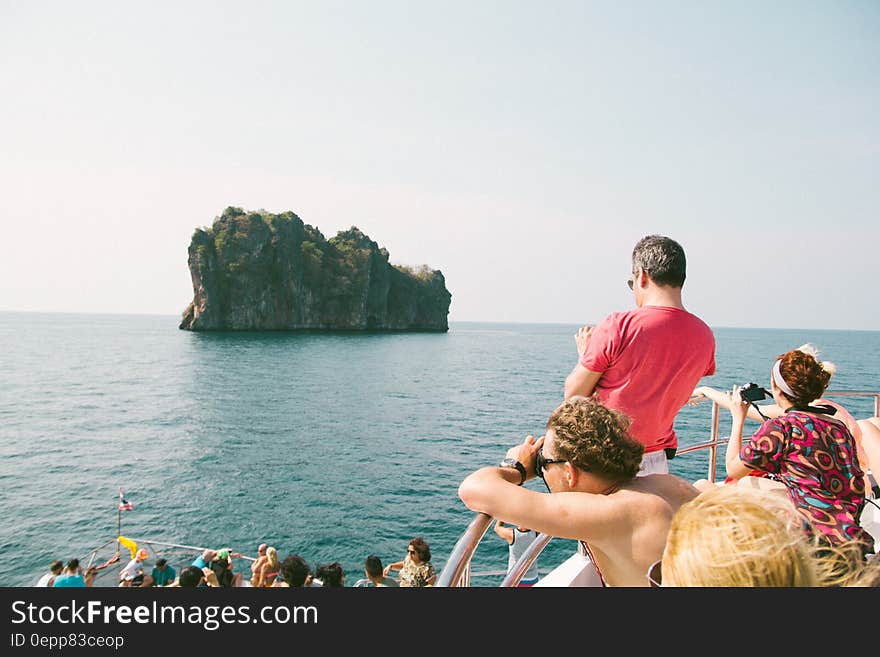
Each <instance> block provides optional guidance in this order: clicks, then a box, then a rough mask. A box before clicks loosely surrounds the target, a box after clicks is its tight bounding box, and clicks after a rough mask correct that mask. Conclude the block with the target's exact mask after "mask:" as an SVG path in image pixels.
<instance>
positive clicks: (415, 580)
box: [400, 554, 434, 587]
mask: <svg viewBox="0 0 880 657" xmlns="http://www.w3.org/2000/svg"><path fill="white" fill-rule="evenodd" d="M433 576H434V566H432V565H431V562H430V561H427V562H426V561H421V562H419V563H416V562H415V561H413V560H412V557H410V556H409V555H408V554H407V555H406V558H405V559H404V560H403V568H401V569H400V586H412V587H416V586H427V585H428V580H429V579H431V578H432V577H433Z"/></svg>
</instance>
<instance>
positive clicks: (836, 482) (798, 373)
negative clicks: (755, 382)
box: [725, 345, 874, 554]
mask: <svg viewBox="0 0 880 657" xmlns="http://www.w3.org/2000/svg"><path fill="white" fill-rule="evenodd" d="M817 356H818V354H817V352H816V349H815V347H813V346H812V345H804V346H803V347H800V348H798V349H793V350H792V351H789V352H786V353H784V354H782V355H781V356H779V357H778V358H777V359H776V361H775V362H774V363H773V367H772V368H771V370H770V390H771V392H772V394H773V400H774V401H775V402H776V404H777V406H779V408H780V410H781V411H782V414H781V415H780V416H779V417H776V418H771V419H768V420H766V421H765V422H764V423H763V424H762V425H761V426H760V427H759V428H758V430H757V431H756V432H755V433H754V435H753V436H752V437H751V438H750V439H749V440H748V441H747V442H746V443H745V444H743V435H742V434H743V425H744V424H745V419H746V415H747V413H748V409H749V403H748V402H746V401H743V400H742V397H741V395H740V389H739V386H734V388H733V393H732V395H731V404H730V414H731V416H732V417H733V425H732V427H731V431H730V441H729V442H728V444H727V455H726V459H725V461H726V464H727V473H728V475H729V476H730V477H732V478H734V479H738V478H740V477H744V476H746V475H748V474H750V472H751V471H752V470H758V471H760V472H765V473H768V474H771V475H773V476H774V477H775V478H776V480H778V481H780V482H781V483H783V484H784V485H785V487H786V489H787V492H788V496H789V499H790V500H791V502H792V504H794V507H795V508H796V509H797V510H798V512H800V513H801V515H803V516H804V517H805V518H806V520H807V521H808V523H807V524H805V530H806V531H807V533H808V534H813V533H815V534H816V535H817V538H819V539H821V540H823V541H824V542H826V543H828V544H829V545H831V546H842V545H845V544H849V543H852V542H856V543H859V544H861V545H862V546H863V552H864V553H865V554H870V553H873V545H874V539H873V537H871V535H870V534H869V533H868V532H866V531H865V530H864V529H863V528H862V527H861V525H860V524H859V516H860V515H861V513H862V509H863V508H864V506H865V477H864V473H863V471H862V468H861V467H860V466H859V460H858V456H857V454H856V443H855V439H854V438H853V435H852V433H851V432H850V430H849V428H848V427H847V425H846V423H845V422H844V421H843V420H841V419H838V418H837V417H835V414H836V412H837V409H836V408H835V407H834V406H832V405H826V404H821V405H819V404H817V405H813V404H814V400H817V399H821V397H822V395H823V393H824V392H825V390H826V388H827V387H828V382H829V381H830V380H831V375H832V374H833V373H834V365H833V364H832V363H829V362H820V361H819V359H818V357H817Z"/></svg>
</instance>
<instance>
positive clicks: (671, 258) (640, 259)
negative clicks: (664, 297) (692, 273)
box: [632, 235, 687, 287]
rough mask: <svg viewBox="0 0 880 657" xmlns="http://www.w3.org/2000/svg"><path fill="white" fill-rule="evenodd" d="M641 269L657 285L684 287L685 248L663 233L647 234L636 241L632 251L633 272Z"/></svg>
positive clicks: (685, 268)
mask: <svg viewBox="0 0 880 657" xmlns="http://www.w3.org/2000/svg"><path fill="white" fill-rule="evenodd" d="M639 269H642V270H644V272H645V273H646V274H647V275H648V276H649V277H650V279H651V280H652V281H654V282H655V283H656V284H657V285H666V286H668V287H682V286H683V285H684V279H685V274H686V270H687V261H686V259H685V256H684V249H683V248H681V244H679V243H678V242H676V241H675V240H673V239H670V238H668V237H664V236H663V235H647V236H646V237H643V238H642V239H640V240H639V241H638V242H637V243H636V245H635V247H634V248H633V252H632V270H633V274H635V273H637V272H638V270H639Z"/></svg>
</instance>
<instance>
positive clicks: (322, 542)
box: [0, 313, 880, 586]
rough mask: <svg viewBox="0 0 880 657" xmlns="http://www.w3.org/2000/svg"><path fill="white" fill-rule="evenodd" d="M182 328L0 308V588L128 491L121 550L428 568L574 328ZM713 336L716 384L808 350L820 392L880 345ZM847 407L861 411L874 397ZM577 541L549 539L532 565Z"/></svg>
mask: <svg viewBox="0 0 880 657" xmlns="http://www.w3.org/2000/svg"><path fill="white" fill-rule="evenodd" d="M178 321H179V318H177V317H176V316H122V315H115V316H114V315H62V314H36V313H0V458H2V461H0V490H2V495H0V518H2V525H0V554H2V555H3V558H2V559H0V585H2V586H26V585H31V584H33V583H34V582H35V581H36V580H37V578H38V577H39V575H40V574H42V573H43V572H45V570H46V569H47V567H48V564H49V563H50V562H51V561H52V560H54V559H63V560H65V561H66V560H67V559H69V558H71V557H74V556H78V557H80V558H81V559H82V558H85V557H86V556H87V555H88V553H89V551H90V550H91V549H92V548H94V547H96V546H98V545H99V544H101V543H104V542H106V541H108V540H111V539H113V538H115V536H116V520H117V512H116V504H117V498H118V491H119V489H120V488H122V489H123V490H124V491H125V494H126V498H127V499H128V500H129V501H130V502H132V503H133V504H134V509H133V510H132V511H127V512H124V513H123V515H122V523H123V524H122V533H123V534H124V535H126V536H130V537H133V538H150V539H153V540H159V541H166V542H171V543H180V544H185V545H195V546H207V547H216V548H219V547H224V546H231V547H232V548H233V549H234V550H239V551H241V552H243V553H245V554H247V555H251V556H252V555H253V554H254V552H255V550H256V545H257V544H258V543H260V542H266V543H268V544H270V545H274V546H276V547H277V548H278V552H279V555H280V556H281V557H284V556H286V555H287V554H289V553H291V552H297V553H299V554H301V555H303V556H304V557H305V558H306V560H307V561H308V562H309V563H310V564H312V565H313V566H314V565H316V564H320V563H327V562H330V561H340V562H341V563H342V564H343V566H344V568H345V570H346V582H347V583H348V584H349V585H350V584H352V583H353V582H354V581H355V579H357V578H359V577H362V564H363V559H364V557H365V556H366V555H368V554H370V553H374V554H377V555H379V556H380V557H381V558H382V560H383V562H384V563H386V564H387V563H390V562H392V561H396V560H399V559H402V558H403V556H404V555H405V550H406V545H407V543H408V541H409V539H410V538H412V537H414V536H423V537H424V538H425V539H426V540H427V541H428V543H429V544H430V546H431V550H432V552H433V555H434V557H433V563H434V565H435V567H436V569H437V572H438V573H439V572H440V570H441V569H442V567H443V565H444V563H445V562H446V559H447V557H448V555H449V553H450V551H451V549H452V547H453V545H454V544H455V542H456V541H457V540H458V538H459V536H460V535H461V533H462V532H463V531H464V529H465V528H466V526H467V525H468V523H469V522H470V520H471V518H472V517H473V516H472V514H471V512H469V511H468V510H467V509H466V508H465V507H464V505H463V504H462V503H461V502H460V501H459V499H458V497H457V494H456V490H457V487H458V484H459V482H460V481H461V480H462V478H463V477H464V476H465V475H467V474H468V473H469V472H471V471H472V470H474V469H476V468H477V467H479V466H482V465H488V464H494V463H496V462H497V461H498V460H499V459H500V458H501V457H502V456H503V455H504V452H505V451H506V449H507V447H509V446H511V445H513V444H514V443H516V442H519V441H520V440H522V438H523V437H524V436H525V435H526V434H528V433H532V434H535V435H540V433H541V432H542V428H543V426H544V423H545V422H546V420H547V416H548V415H549V413H550V411H551V410H552V409H553V408H554V407H555V406H556V405H557V404H558V403H559V402H560V401H561V398H562V389H563V381H564V379H565V376H566V375H567V374H568V372H569V371H570V370H571V368H572V366H573V365H574V363H575V358H576V353H575V345H574V339H573V335H574V332H575V330H576V329H577V326H575V325H547V324H484V323H467V322H454V323H452V324H451V327H450V331H449V332H448V333H445V334H429V333H412V334H399V333H396V334H366V335H364V334H317V333H303V334H287V333H201V334H200V333H190V332H186V331H180V330H178V328H177V324H178ZM715 335H716V340H717V354H716V359H717V364H718V372H717V374H716V375H715V376H714V377H709V378H707V379H705V380H704V383H707V384H709V385H713V386H715V387H724V388H727V387H730V386H732V385H733V384H735V383H739V384H743V383H747V382H749V381H756V382H757V383H759V384H761V385H764V386H766V385H768V378H769V374H768V372H769V367H770V364H771V362H772V359H773V358H774V357H775V356H776V355H778V354H780V353H782V352H784V351H787V350H788V349H791V348H794V347H797V346H799V345H801V344H802V343H804V342H813V343H814V344H816V345H817V346H818V347H819V349H820V350H821V352H822V356H823V357H824V358H826V359H828V360H831V361H834V362H835V363H836V364H837V366H838V373H837V375H836V376H835V378H834V379H832V385H831V388H832V389H833V390H870V391H876V390H878V389H880V332H876V331H871V332H869V331H864V332H862V331H815V330H803V331H800V330H767V329H723V328H720V329H715ZM841 401H843V402H844V403H845V404H846V405H847V407H848V408H849V409H850V410H851V411H852V412H853V414H854V415H855V416H856V417H867V416H869V415H872V414H873V405H872V403H873V402H872V401H871V400H869V399H850V400H841ZM710 409H711V404H710V403H708V402H705V403H703V404H702V405H700V406H698V407H696V408H694V407H686V408H685V409H683V410H682V411H681V413H679V416H678V418H677V421H676V431H677V432H678V434H679V442H680V444H681V445H682V446H686V445H688V444H694V443H697V442H703V441H705V440H707V439H708V435H709V423H710ZM729 426H730V416H729V414H728V413H727V412H726V411H725V412H724V413H723V414H722V420H721V431H722V432H725V431H726V430H727V429H728V428H729ZM701 454H703V453H701ZM722 460H723V459H722ZM706 463H707V461H706V457H705V456H702V455H701V456H696V455H686V456H683V457H680V458H677V459H675V460H674V461H673V462H672V472H673V473H674V474H678V475H681V476H683V477H685V478H688V479H691V480H692V479H696V478H699V477H702V476H705V474H706ZM721 471H722V472H721V474H722V475H723V465H722V467H721ZM529 486H536V487H540V486H541V484H540V482H539V481H538V482H537V483H536V482H531V483H530V484H529ZM574 549H575V545H574V542H572V541H554V542H553V543H552V544H551V545H550V547H549V548H548V549H547V551H545V552H544V554H543V555H542V556H541V557H540V559H539V566H540V568H541V570H542V571H546V570H548V569H549V568H551V567H552V566H553V565H555V563H558V562H559V561H561V560H562V559H564V558H565V557H567V556H568V555H570V554H571V553H572V551H573V550H574ZM169 556H170V560H171V563H172V565H174V566H182V565H187V563H188V562H189V561H190V560H191V559H192V558H193V557H194V556H195V554H191V553H189V552H179V553H177V554H169ZM150 563H152V562H150ZM506 564H507V546H506V544H505V543H504V542H503V541H501V539H499V538H498V537H497V536H495V534H494V532H492V531H491V529H490V530H489V532H488V533H487V535H486V537H485V538H484V540H483V543H482V544H481V545H480V547H479V549H478V550H477V552H476V555H475V557H474V570H475V571H476V573H477V574H478V575H477V576H476V577H474V579H473V580H472V583H473V584H474V585H477V586H495V585H497V584H498V583H499V582H500V581H501V574H500V573H503V570H504V568H505V567H506ZM237 567H238V568H241V567H246V564H245V563H242V562H237ZM112 570H113V572H115V571H116V570H118V568H116V567H113V568H112ZM108 572H109V570H108ZM493 573H494V574H493Z"/></svg>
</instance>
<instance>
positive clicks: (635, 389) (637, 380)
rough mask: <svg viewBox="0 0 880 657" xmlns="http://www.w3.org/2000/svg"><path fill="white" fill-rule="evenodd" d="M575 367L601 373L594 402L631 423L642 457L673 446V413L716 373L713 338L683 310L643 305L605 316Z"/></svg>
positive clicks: (707, 329) (674, 444)
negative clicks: (699, 383)
mask: <svg viewBox="0 0 880 657" xmlns="http://www.w3.org/2000/svg"><path fill="white" fill-rule="evenodd" d="M580 363H581V365H583V366H584V367H585V368H587V369H588V370H590V371H592V372H601V373H602V376H601V378H600V379H599V382H598V383H597V384H596V392H597V393H598V395H599V399H601V400H602V402H603V403H604V404H605V405H606V406H608V407H609V408H614V409H617V410H619V411H622V412H623V413H626V414H627V415H628V416H629V417H630V418H631V419H632V426H631V428H630V433H631V434H632V436H633V438H635V439H636V440H638V441H639V442H641V443H642V444H644V445H645V452H646V453H648V452H657V451H659V450H661V449H664V448H666V447H676V446H677V445H678V439H677V437H676V435H675V430H674V429H673V428H672V423H673V420H674V419H675V415H676V414H677V413H678V411H679V410H681V408H682V406H684V405H685V404H686V403H687V400H688V399H690V397H691V395H692V394H693V392H694V388H695V387H696V385H697V383H698V382H699V380H700V379H701V378H702V377H704V376H709V375H712V374H714V373H715V336H714V335H713V333H712V329H710V328H709V326H708V325H707V324H706V323H705V322H704V321H703V320H701V319H700V318H699V317H697V316H696V315H692V314H691V313H689V312H687V311H686V310H681V309H679V308H670V307H667V306H644V307H642V308H637V309H635V310H630V311H628V312H624V313H611V314H610V315H609V316H608V317H606V318H605V319H604V320H603V321H602V322H601V323H600V324H599V325H598V326H596V328H595V329H594V330H593V334H592V336H591V338H590V343H589V344H588V345H587V351H586V352H585V353H584V355H583V357H582V358H581V360H580Z"/></svg>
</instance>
